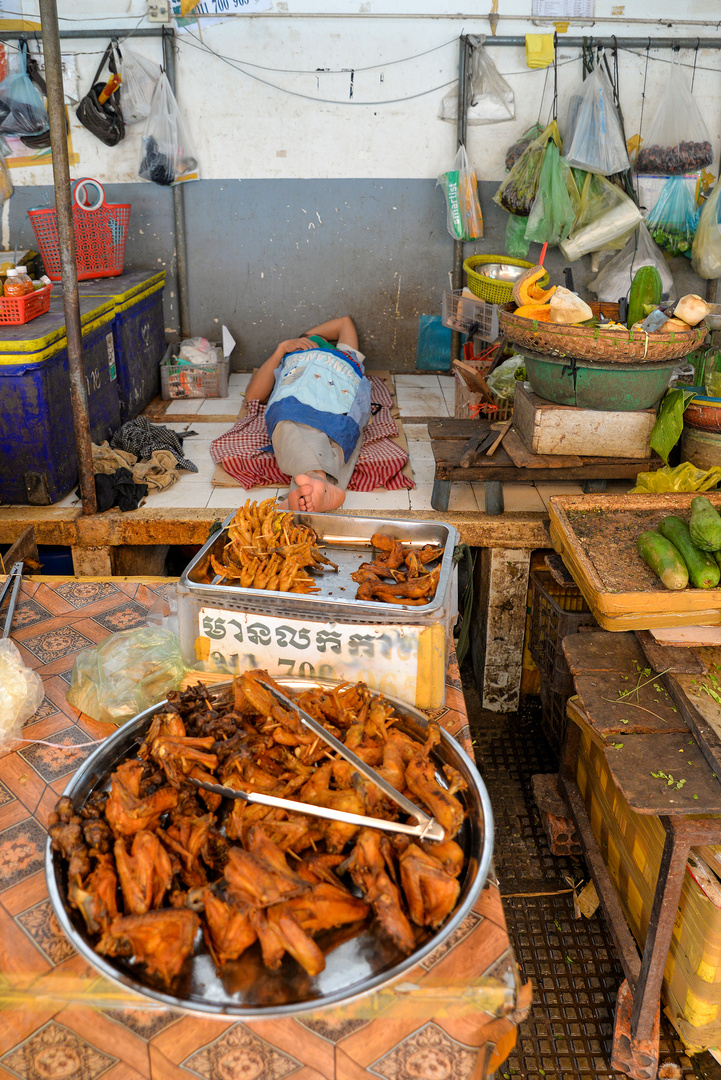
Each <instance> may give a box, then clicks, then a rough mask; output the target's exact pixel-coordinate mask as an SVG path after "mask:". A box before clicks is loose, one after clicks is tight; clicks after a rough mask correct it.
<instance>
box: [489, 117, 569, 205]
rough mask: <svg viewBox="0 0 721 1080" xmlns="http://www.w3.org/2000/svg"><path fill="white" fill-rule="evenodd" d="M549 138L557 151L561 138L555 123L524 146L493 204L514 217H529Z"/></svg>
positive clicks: (552, 122) (494, 197)
mask: <svg viewBox="0 0 721 1080" xmlns="http://www.w3.org/2000/svg"><path fill="white" fill-rule="evenodd" d="M549 139H553V141H554V142H555V144H556V146H557V147H558V148H559V150H560V149H561V136H560V135H559V133H558V125H557V124H556V121H555V120H552V121H551V123H550V124H549V125H548V127H547V128H544V129H543V131H542V132H541V134H540V135H539V136H538V138H537V139H534V140H533V142H531V143H529V144H528V146H527V147H526V149H525V150H524V151H523V153H522V154H521V156H520V157H519V159H518V161H517V162H516V164H515V165H514V166H513V168H512V169H511V171H510V172H509V174H508V176H507V177H506V178H505V180H502V181H501V185H500V187H499V188H498V191H497V192H496V194H495V195H494V196H493V201H494V202H495V203H498V205H499V206H502V207H503V209H504V210H508V212H509V214H517V215H518V216H519V217H528V215H529V214H530V212H531V207H532V206H533V200H534V199H535V197H536V190H537V188H538V181H539V178H540V175H541V169H542V168H543V159H544V154H545V150H546V145H547V143H548V140H549Z"/></svg>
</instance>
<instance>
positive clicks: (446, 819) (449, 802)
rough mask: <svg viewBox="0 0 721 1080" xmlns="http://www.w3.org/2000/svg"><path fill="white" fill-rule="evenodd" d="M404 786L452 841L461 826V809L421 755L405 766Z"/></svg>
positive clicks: (414, 757)
mask: <svg viewBox="0 0 721 1080" xmlns="http://www.w3.org/2000/svg"><path fill="white" fill-rule="evenodd" d="M406 785H407V787H408V791H409V792H410V793H411V795H415V796H416V798H418V799H420V801H421V802H422V803H423V805H424V806H425V807H426V808H427V809H428V810H429V811H430V813H431V815H432V816H433V817H434V818H435V819H436V821H437V822H438V823H439V825H442V826H443V831H444V832H445V834H446V839H447V840H452V839H453V837H454V836H455V835H456V833H457V832H458V830H459V829H460V827H461V825H462V824H463V818H464V812H463V807H462V806H461V804H460V802H459V801H458V799H457V798H456V797H455V795H451V794H450V792H449V791H446V789H445V788H443V787H441V785H440V784H439V782H438V780H437V779H436V769H435V765H434V764H433V762H432V761H429V759H428V758H426V757H424V756H423V754H416V755H414V756H413V757H412V758H411V760H410V761H409V762H408V764H407V765H406Z"/></svg>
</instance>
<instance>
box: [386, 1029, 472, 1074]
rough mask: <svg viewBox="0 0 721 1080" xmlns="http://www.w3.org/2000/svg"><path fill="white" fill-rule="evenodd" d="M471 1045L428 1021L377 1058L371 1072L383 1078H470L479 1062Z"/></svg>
mask: <svg viewBox="0 0 721 1080" xmlns="http://www.w3.org/2000/svg"><path fill="white" fill-rule="evenodd" d="M477 1057H478V1055H477V1051H476V1050H475V1049H474V1047H472V1046H464V1044H463V1043H460V1042H458V1041H457V1040H456V1039H452V1038H451V1037H450V1035H448V1034H447V1033H446V1032H445V1031H444V1030H443V1029H442V1028H440V1027H438V1025H437V1024H433V1023H430V1024H426V1025H425V1027H422V1028H419V1029H418V1030H417V1031H414V1032H413V1034H412V1035H409V1036H408V1038H407V1039H403V1040H402V1041H401V1042H399V1043H398V1045H397V1046H394V1047H393V1049H392V1050H391V1051H390V1053H388V1054H384V1055H383V1057H382V1058H379V1059H378V1061H374V1062H373V1064H372V1065H371V1066H370V1067H369V1069H368V1072H370V1073H373V1074H374V1075H375V1076H382V1077H383V1080H416V1077H420V1076H439V1077H440V1076H443V1077H454V1078H455V1077H458V1078H459V1080H460V1077H467V1076H471V1074H472V1073H473V1070H474V1068H475V1065H476V1062H477Z"/></svg>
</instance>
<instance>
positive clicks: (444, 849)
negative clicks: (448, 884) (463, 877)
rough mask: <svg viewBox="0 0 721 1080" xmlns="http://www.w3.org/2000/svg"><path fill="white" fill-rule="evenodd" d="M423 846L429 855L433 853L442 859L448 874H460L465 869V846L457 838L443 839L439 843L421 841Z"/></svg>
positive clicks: (442, 864) (453, 875)
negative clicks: (458, 842) (457, 841)
mask: <svg viewBox="0 0 721 1080" xmlns="http://www.w3.org/2000/svg"><path fill="white" fill-rule="evenodd" d="M421 847H422V848H423V850H424V851H425V852H427V853H428V854H429V855H433V856H434V858H436V859H438V860H439V861H440V863H441V866H442V867H443V869H444V870H445V871H446V873H447V874H450V875H451V877H458V876H459V874H460V872H461V870H462V869H463V864H464V862H465V855H464V854H463V848H462V847H461V846H460V844H457V843H456V842H455V840H442V841H441V842H440V843H439V844H436V843H433V841H428V840H424V841H422V842H421Z"/></svg>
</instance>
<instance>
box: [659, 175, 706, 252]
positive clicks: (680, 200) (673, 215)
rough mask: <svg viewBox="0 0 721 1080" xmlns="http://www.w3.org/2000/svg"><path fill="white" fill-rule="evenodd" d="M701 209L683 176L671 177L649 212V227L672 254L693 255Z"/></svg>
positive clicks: (662, 245) (665, 249)
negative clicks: (692, 249) (692, 250)
mask: <svg viewBox="0 0 721 1080" xmlns="http://www.w3.org/2000/svg"><path fill="white" fill-rule="evenodd" d="M698 219H699V210H698V207H697V206H696V202H695V200H694V197H693V195H692V194H691V192H690V190H689V187H688V184H687V183H686V181H685V180H684V178H683V176H669V178H668V180H666V182H665V183H664V185H663V187H662V188H661V193H660V195H659V197H658V199H657V200H656V202H655V203H654V205H653V207H652V208H651V210H650V211H649V212H648V214H647V215H646V227H647V228H648V231H649V232H650V234H651V236H652V237H653V239H654V241H655V242H656V243H657V244H658V246H659V247H660V248H663V249H664V251H667V252H668V254H669V255H686V256H687V258H689V259H690V258H691V248H692V246H693V238H694V236H695V235H696V228H697V226H698Z"/></svg>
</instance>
